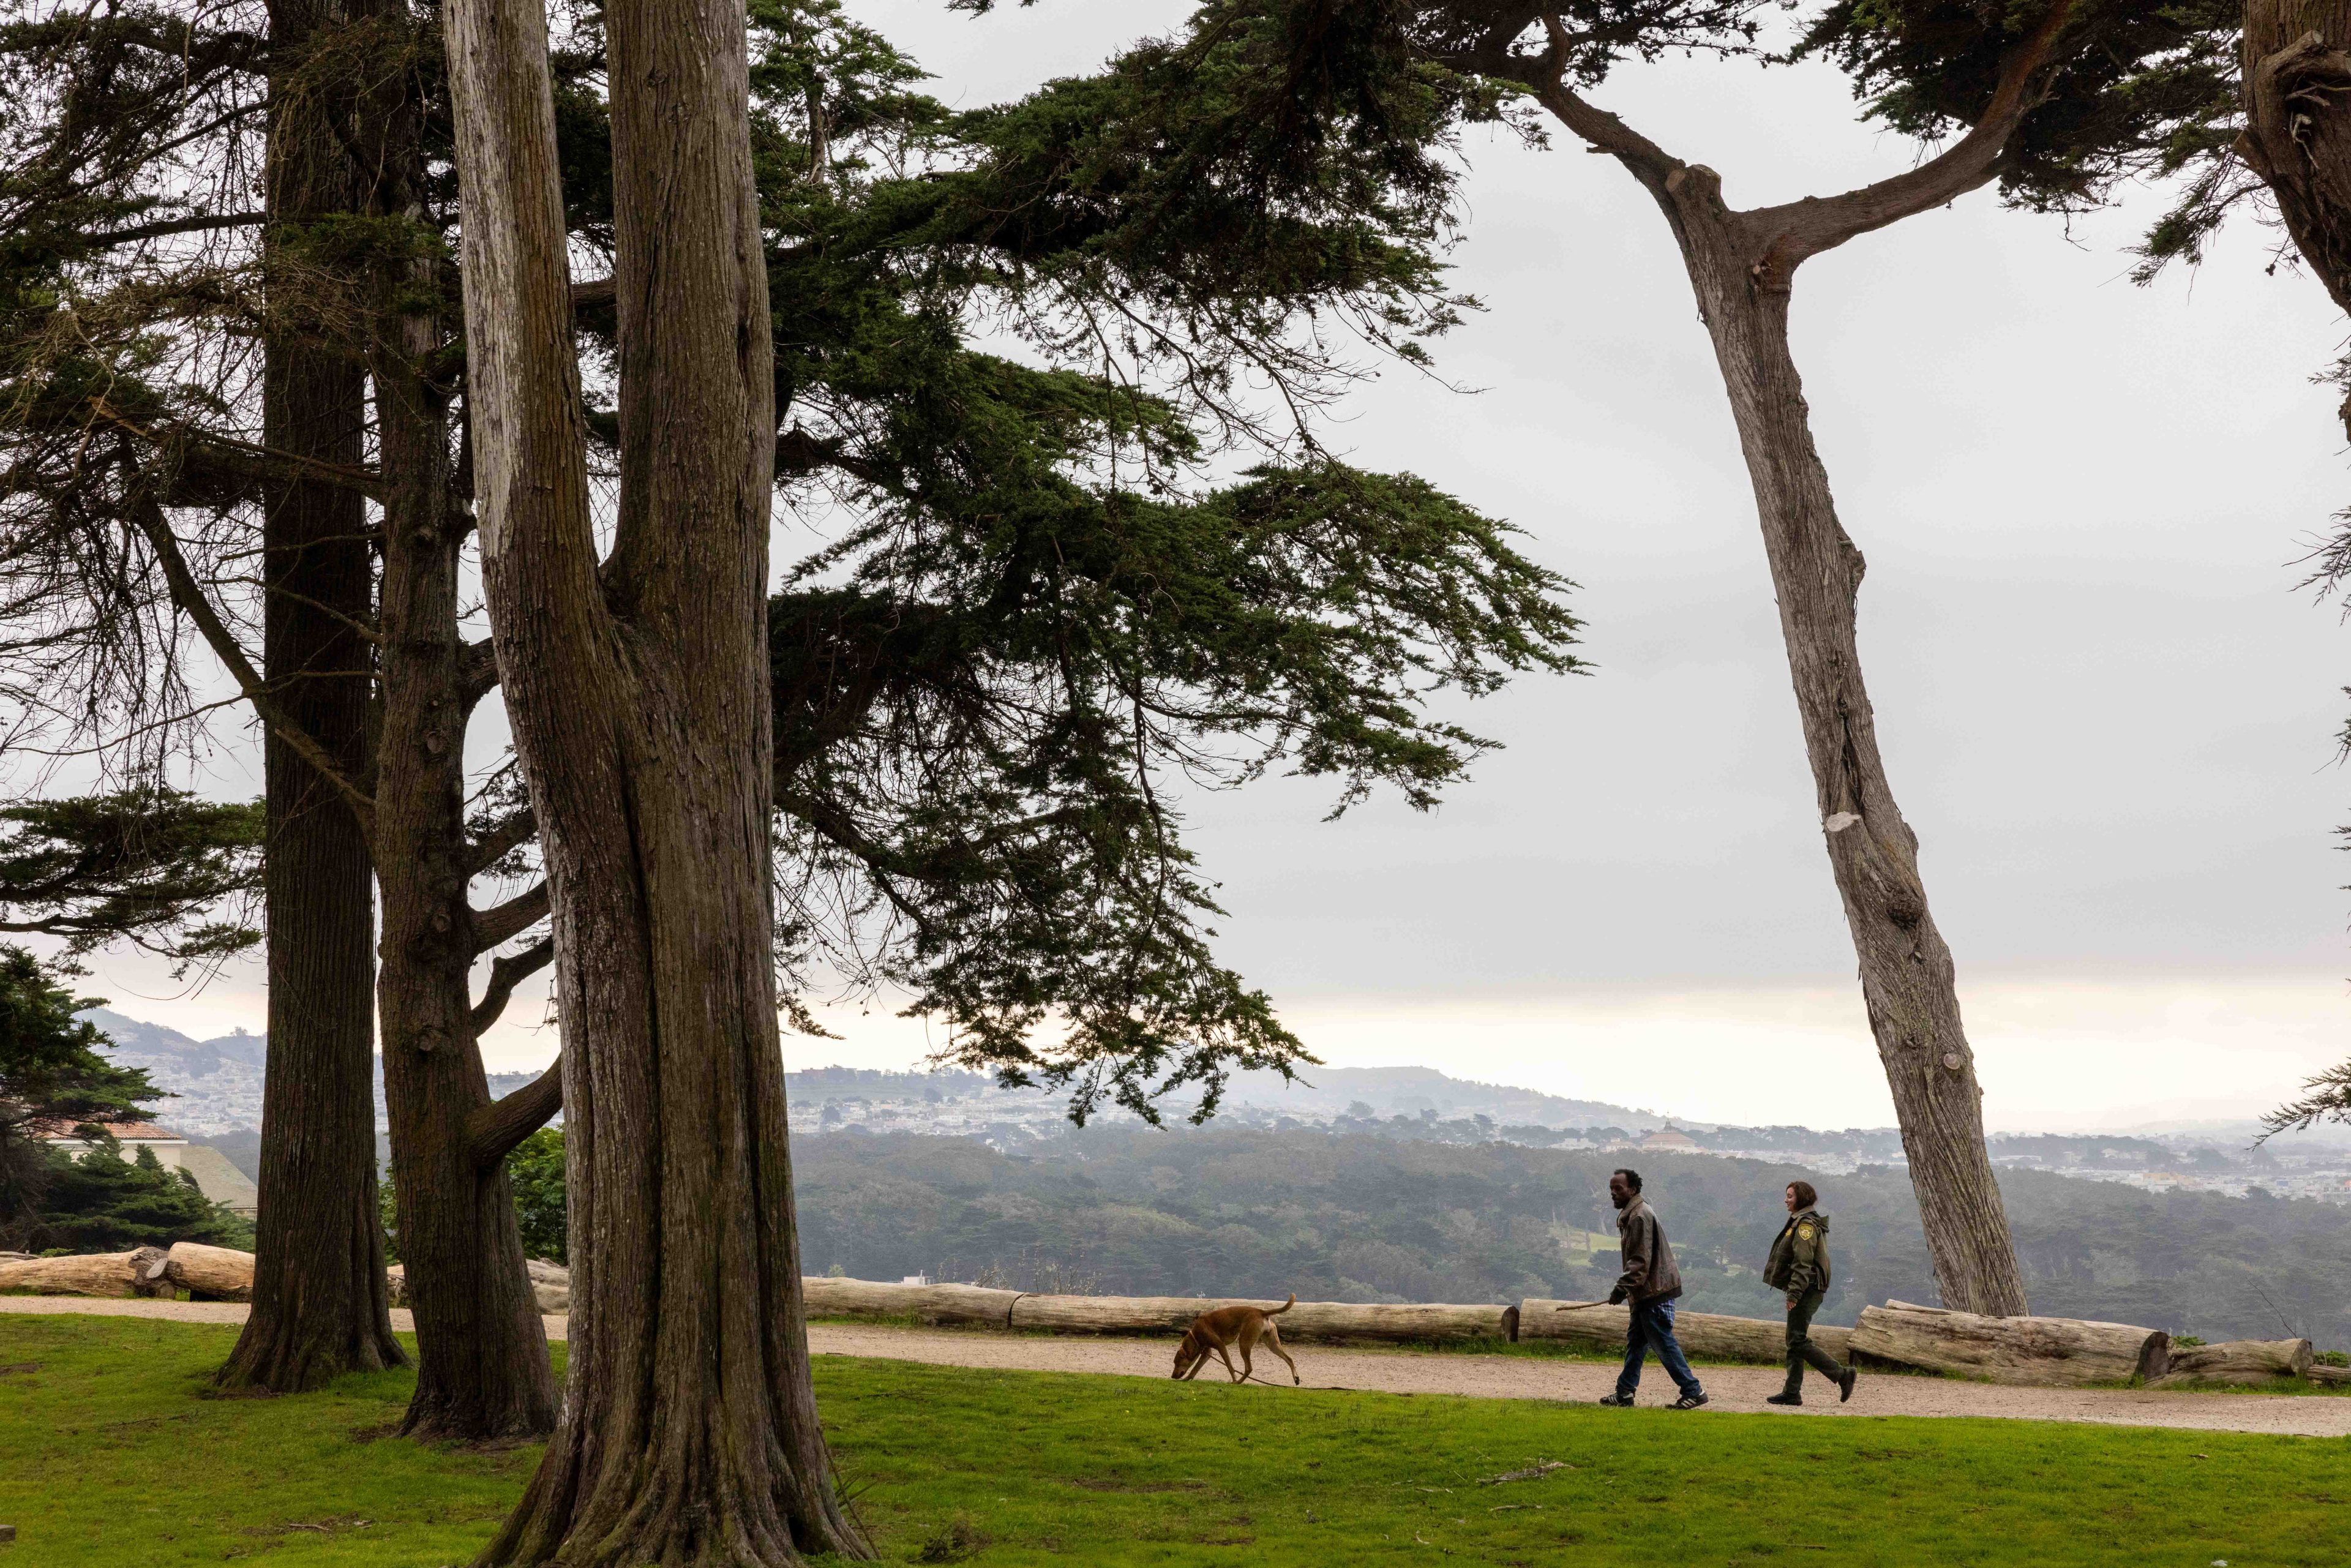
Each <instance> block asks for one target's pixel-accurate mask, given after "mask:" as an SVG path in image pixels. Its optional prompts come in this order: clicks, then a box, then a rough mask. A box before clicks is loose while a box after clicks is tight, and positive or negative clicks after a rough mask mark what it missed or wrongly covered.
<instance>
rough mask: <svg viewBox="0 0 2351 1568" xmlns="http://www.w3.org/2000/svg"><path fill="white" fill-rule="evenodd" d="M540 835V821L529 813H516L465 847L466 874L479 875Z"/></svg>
mask: <svg viewBox="0 0 2351 1568" xmlns="http://www.w3.org/2000/svg"><path fill="white" fill-rule="evenodd" d="M537 836H538V818H537V817H535V816H533V815H532V814H531V813H530V812H528V811H517V812H516V813H515V814H514V815H513V816H511V817H508V818H507V820H506V821H502V822H500V823H498V824H497V826H496V827H494V828H492V829H491V830H490V831H488V832H486V833H484V834H483V835H482V836H481V837H480V838H479V839H476V840H475V841H474V842H472V843H470V844H468V845H466V846H465V874H466V875H467V876H475V875H479V874H480V873H481V872H482V871H483V870H484V869H485V868H486V867H488V866H492V865H495V864H496V863H497V862H499V861H501V860H503V859H505V858H506V857H507V855H508V854H509V853H511V852H514V851H516V850H518V849H520V848H522V846H523V845H525V844H527V843H528V842H530V841H531V840H532V839H534V838H536V837H537Z"/></svg>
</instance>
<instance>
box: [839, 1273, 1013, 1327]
mask: <svg viewBox="0 0 2351 1568" xmlns="http://www.w3.org/2000/svg"><path fill="white" fill-rule="evenodd" d="M800 1293H801V1296H802V1298H803V1299H804V1300H805V1301H806V1302H807V1303H808V1311H809V1314H810V1316H811V1317H844V1318H916V1319H919V1320H920V1321H922V1322H926V1323H985V1324H987V1326H989V1327H991V1328H999V1329H1000V1328H1005V1327H1008V1326H1009V1325H1010V1323H1011V1322H1012V1303H1013V1302H1015V1301H1019V1299H1020V1292H1019V1291H991V1290H988V1289H987V1288H986V1287H984V1286H980V1285H885V1284H883V1283H882V1282H880V1281H875V1280H836V1279H808V1278H804V1279H802V1280H801V1281H800Z"/></svg>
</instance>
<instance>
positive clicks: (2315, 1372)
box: [2303, 1361, 2351, 1388]
mask: <svg viewBox="0 0 2351 1568" xmlns="http://www.w3.org/2000/svg"><path fill="white" fill-rule="evenodd" d="M2303 1375H2304V1377H2307V1378H2309V1379H2310V1380H2311V1381H2312V1382H2313V1383H2316V1384H2320V1385H2325V1386H2327V1387H2331V1388H2342V1387H2346V1386H2351V1366H2329V1365H2328V1364H2326V1363H2325V1362H2323V1361H2321V1362H2315V1363H2314V1364H2312V1366H2311V1368H2310V1370H2309V1371H2308V1372H2305V1373H2304V1374H2303Z"/></svg>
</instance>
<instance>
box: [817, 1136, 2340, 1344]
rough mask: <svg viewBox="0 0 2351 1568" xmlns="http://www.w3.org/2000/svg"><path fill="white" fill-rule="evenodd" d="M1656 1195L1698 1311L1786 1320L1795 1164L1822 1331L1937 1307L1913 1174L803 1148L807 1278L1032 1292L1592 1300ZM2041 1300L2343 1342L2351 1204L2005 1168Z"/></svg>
mask: <svg viewBox="0 0 2351 1568" xmlns="http://www.w3.org/2000/svg"><path fill="white" fill-rule="evenodd" d="M1628 1158H1630V1159H1631V1161H1632V1163H1633V1164H1635V1166H1637V1167H1638V1168H1639V1169H1640V1171H1641V1174H1642V1176H1644V1177H1645V1178H1646V1182H1647V1184H1648V1185H1647V1194H1648V1196H1649V1197H1650V1199H1651V1201H1652V1203H1653V1204H1654V1205H1655V1206H1656V1209H1657V1212H1658V1214H1659V1216H1660V1217H1661V1218H1663V1220H1664V1222H1665V1225H1666V1230H1667V1236H1668V1237H1669V1238H1670V1239H1672V1241H1673V1245H1674V1252H1675V1256H1676V1258H1677V1260H1679V1262H1680V1264H1681V1268H1682V1274H1683V1278H1684V1280H1685V1281H1687V1293H1686V1294H1685V1296H1684V1297H1683V1304H1684V1306H1685V1308H1687V1309H1688V1310H1692V1311H1699V1312H1736V1313H1741V1314H1745V1315H1749V1316H1764V1317H1768V1316H1771V1315H1773V1314H1775V1313H1776V1312H1778V1310H1779V1295H1778V1292H1776V1291H1771V1290H1768V1289H1766V1288H1765V1287H1764V1285H1763V1283H1762V1281H1761V1269H1762V1264H1763V1259H1764V1254H1765V1253H1766V1251H1767V1250H1768V1249H1769V1248H1770V1246H1771V1238H1772V1235H1773V1234H1774V1233H1775V1231H1776V1230H1777V1229H1778V1226H1779V1220H1780V1218H1781V1209H1780V1193H1781V1189H1782V1187H1783V1186H1785V1185H1786V1184H1787V1183H1788V1182H1790V1181H1792V1180H1794V1179H1796V1178H1797V1177H1799V1176H1802V1177H1804V1178H1805V1179H1807V1180H1810V1181H1812V1182H1813V1183H1814V1184H1815V1185H1816V1186H1818V1187H1819V1188H1820V1191H1821V1207H1822V1208H1823V1210H1825V1211H1826V1212H1827V1213H1828V1214H1829V1215H1830V1216H1831V1218H1832V1220H1833V1222H1834V1231H1833V1234H1834V1253H1833V1260H1834V1283H1833V1284H1832V1286H1831V1288H1830V1291H1829V1294H1828V1299H1827V1301H1826V1303H1825V1305H1824V1306H1823V1310H1822V1312H1821V1321H1822V1322H1835V1323H1850V1322H1853V1321H1854V1318H1855V1314H1856V1313H1858V1312H1859V1311H1860V1310H1861V1308H1862V1307H1863V1306H1864V1305H1866V1304H1869V1303H1872V1302H1878V1301H1886V1299H1888V1298H1889V1297H1891V1298H1894V1299H1896V1300H1901V1301H1929V1302H1931V1301H1935V1300H1936V1299H1937V1295H1936V1290H1935V1283H1934V1275H1933V1271H1932V1270H1931V1269H1930V1267H1929V1266H1928V1258H1927V1248H1926V1242H1925V1239H1924V1238H1923V1236H1922V1235H1921V1232H1920V1228H1919V1223H1918V1208H1917V1200H1916V1199H1915V1198H1914V1197H1912V1194H1911V1190H1910V1182H1909V1177H1908V1176H1907V1173H1905V1172H1904V1171H1903V1170H1901V1169H1900V1168H1899V1167H1892V1166H1864V1167H1863V1168H1862V1169H1861V1170H1859V1171H1856V1172H1854V1173H1852V1174H1850V1175H1845V1176H1827V1175H1823V1174H1820V1173H1816V1172H1810V1171H1807V1170H1805V1169H1804V1168H1803V1167H1802V1166H1793V1165H1779V1164H1773V1163H1769V1162H1766V1161H1762V1160H1753V1159H1723V1158H1718V1157H1713V1156H1707V1155H1656V1154H1641V1155H1630V1156H1628V1155H1624V1154H1621V1153H1619V1154H1609V1153H1605V1152H1600V1151H1591V1150H1560V1149H1531V1148H1523V1147H1520V1146H1518V1145H1510V1144H1503V1143H1488V1144H1479V1145H1447V1144H1437V1143H1426V1142H1415V1141H1405V1140H1400V1139H1390V1138H1383V1137H1378V1136H1374V1135H1369V1134H1342V1135H1335V1136H1334V1135H1332V1134H1326V1133H1322V1132H1315V1131H1307V1130H1301V1131H1293V1132H1256V1131H1239V1130H1225V1129H1217V1128H1209V1129H1206V1130H1200V1131H1187V1132H1184V1133H1180V1134H1169V1133H1165V1132H1151V1131H1145V1130H1142V1129H1136V1128H1123V1127H1117V1126H1102V1127H1095V1128H1089V1129H1086V1130H1084V1131H1082V1132H1079V1133H1075V1134H1072V1135H1071V1136H1068V1137H1065V1138H1061V1139H1057V1140H1055V1141H1054V1142H1053V1143H1051V1144H1050V1145H1040V1150H1039V1152H1036V1153H1033V1154H1029V1155H1004V1154H1000V1153H998V1152H997V1151H996V1150H994V1149H991V1148H989V1147H988V1146H987V1145H985V1144H982V1143H980V1142H978V1141H977V1140H976V1139H967V1138H942V1137H927V1136H922V1135H916V1134H891V1135H884V1136H817V1137H799V1138H795V1139H794V1140H793V1149H792V1163H793V1174H794V1176H795V1177H796V1179H797V1185H798V1188H799V1221H800V1228H801V1230H800V1235H801V1256H802V1258H803V1259H804V1260H805V1263H806V1267H807V1269H808V1271H809V1272H810V1273H824V1272H827V1271H829V1270H840V1271H841V1272H842V1273H845V1274H848V1275H851V1276H852V1277H856V1278H862V1279H889V1280H895V1279H899V1278H901V1277H903V1276H904V1275H907V1274H912V1273H916V1272H925V1271H926V1272H929V1273H931V1274H932V1275H934V1276H935V1277H936V1278H940V1279H957V1280H968V1279H972V1278H975V1277H977V1276H979V1275H982V1274H987V1275H989V1276H990V1277H991V1278H992V1279H994V1280H996V1281H999V1282H1001V1283H1004V1284H1008V1285H1010V1286H1013V1287H1014V1288H1017V1289H1023V1290H1040V1289H1055V1288H1058V1289H1061V1290H1081V1291H1097V1292H1101V1293H1104V1294H1117V1295H1125V1294H1134V1295H1161V1294H1165V1295H1191V1294H1211V1295H1238V1296H1252V1295H1263V1296H1273V1297H1277V1298H1278V1297H1280V1296H1282V1295H1286V1294H1288V1293H1289V1292H1290V1291H1296V1292H1297V1293H1298V1294H1299V1295H1300V1296H1301V1298H1304V1299H1307V1300H1321V1301H1517V1300H1519V1299H1520V1298H1523V1297H1528V1296H1549V1297H1559V1298H1564V1299H1568V1300H1575V1301H1583V1300H1589V1299H1591V1298H1593V1297H1595V1296H1601V1295H1605V1294H1606V1293H1607V1291H1608V1286H1609V1284H1610V1283H1611V1281H1613V1279H1614V1274H1615V1271H1616V1255H1615V1251H1614V1245H1615V1237H1614V1220H1613V1211H1612V1210H1611V1209H1610V1207H1609V1205H1608V1199H1607V1194H1606V1191H1605V1187H1606V1183H1607V1178H1608V1172H1609V1170H1610V1169H1611V1167H1613V1166H1616V1165H1619V1164H1622V1163H1624V1162H1625V1160H1627V1159H1628ZM2000 1181H2001V1196H2002V1197H2003V1198H2004V1199H2005V1202H2006V1207H2007V1209H2008V1214H2009V1217H2010V1219H2011V1223H2012V1224H2013V1225H2014V1227H2015V1228H2016V1241H2017V1249H2018V1252H2019V1253H2020V1255H2021V1257H2022V1262H2023V1266H2024V1271H2025V1278H2026V1281H2027V1284H2028V1286H2029V1288H2030V1289H2031V1291H2032V1301H2033V1306H2034V1309H2035V1310H2036V1311H2038V1312H2043V1313H2048V1314H2053V1315H2058V1316H2067V1317H2087V1318H2097V1319H2104V1320H2107V1321H2111V1322H2132V1323H2144V1324H2147V1326H2149V1327H2152V1328H2161V1329H2167V1330H2168V1331H2170V1332H2171V1333H2175V1334H2194V1335H2198V1336H2199V1337H2201V1338H2204V1339H2208V1340H2222V1339H2238V1338H2259V1339H2274V1338H2277V1337H2279V1336H2280V1335H2282V1334H2284V1333H2288V1332H2291V1333H2294V1334H2296V1335H2308V1336H2309V1337H2310V1338H2311V1339H2312V1340H2313V1341H2314V1342H2315V1343H2317V1344H2318V1346H2319V1347H2320V1348H2321V1349H2327V1348H2338V1349H2339V1348H2351V1208H2345V1207H2337V1206H2335V1205H2332V1204H2325V1203H2319V1202H2315V1201H2313V1200H2309V1199H2302V1198H2296V1199H2286V1198H2280V1197H2272V1196H2270V1195H2267V1194H2265V1193H2262V1192H2260V1191H2259V1190H2258V1189H2256V1192H2255V1194H2254V1196H2252V1197H2244V1198H2235V1197H2223V1196H2220V1195H2219V1194H2214V1193H2193V1192H2174V1193H2166V1194H2162V1195H2156V1194H2150V1193H2145V1192H2140V1191H2137V1190H2135V1189H2133V1188H2129V1187H2125V1186H2118V1185H2116V1184H2114V1183H2110V1182H2096V1181H2085V1180H2081V1179H2079V1178H2074V1177H2066V1176H2051V1175H2047V1174H2043V1173H2041V1172H2035V1171H2015V1170H2008V1171H2002V1172H2001V1177H2000Z"/></svg>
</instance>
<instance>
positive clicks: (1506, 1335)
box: [1259, 1301, 1519, 1343]
mask: <svg viewBox="0 0 2351 1568" xmlns="http://www.w3.org/2000/svg"><path fill="white" fill-rule="evenodd" d="M1259 1304H1262V1303H1259ZM1280 1324H1281V1337H1282V1338H1284V1339H1301V1340H1321V1341H1324V1342H1328V1343H1344V1342H1346V1341H1349V1340H1377V1341H1383V1342H1387V1343H1394V1342H1396V1341H1399V1340H1407V1341H1408V1340H1479V1339H1498V1340H1503V1341H1515V1340H1516V1339H1517V1338H1518V1337H1519V1309H1518V1308H1516V1307H1514V1306H1510V1305H1507V1304H1503V1303H1496V1304H1492V1305H1478V1306H1457V1305H1446V1304H1437V1303H1422V1302H1416V1301H1406V1302H1396V1303H1385V1302H1354V1301H1301V1302H1299V1303H1298V1304H1297V1305H1296V1306H1294V1307H1292V1308H1290V1310H1289V1311H1288V1312H1284V1313H1282V1314H1281V1317H1280Z"/></svg>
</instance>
